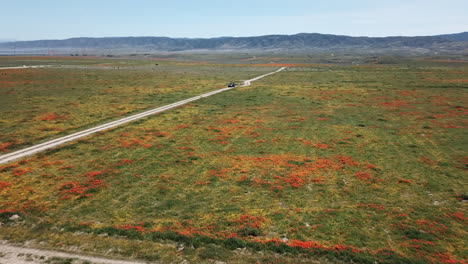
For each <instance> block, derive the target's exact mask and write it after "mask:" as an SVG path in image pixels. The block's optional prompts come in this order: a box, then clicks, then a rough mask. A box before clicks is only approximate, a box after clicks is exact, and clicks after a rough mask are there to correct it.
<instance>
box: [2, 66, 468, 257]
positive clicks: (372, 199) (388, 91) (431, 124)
mask: <svg viewBox="0 0 468 264" xmlns="http://www.w3.org/2000/svg"><path fill="white" fill-rule="evenodd" d="M270 62H271V60H270ZM270 62H268V63H266V64H265V63H258V65H257V66H255V65H251V64H247V65H244V66H242V62H239V63H236V64H238V65H230V66H228V65H224V66H222V67H221V66H219V65H214V64H210V63H205V64H200V63H198V65H196V66H194V65H195V64H196V63H191V62H170V63H168V66H167V68H166V69H165V70H155V69H151V70H150V69H148V70H145V71H139V70H132V69H121V70H118V71H112V72H111V71H103V70H94V69H93V70H89V69H80V70H69V69H31V70H24V71H23V70H22V71H21V72H23V73H21V74H24V76H21V77H18V79H16V80H21V81H26V80H35V81H39V80H53V79H54V78H61V80H59V82H60V83H61V84H67V83H68V85H66V86H65V87H64V86H63V85H60V86H59V85H57V86H46V85H44V86H42V84H41V83H40V82H38V83H31V84H24V85H23V84H22V86H19V87H23V88H21V89H20V88H17V90H14V91H15V93H13V94H8V91H9V90H10V89H13V87H12V88H8V87H6V88H5V87H3V88H2V89H1V90H0V93H2V96H1V98H2V99H0V100H4V102H6V103H7V104H10V105H12V102H13V100H16V101H17V102H16V103H19V104H21V105H22V106H21V107H20V105H18V106H17V107H18V109H24V108H26V109H28V110H25V111H26V112H21V111H18V110H8V109H7V107H5V106H4V105H2V106H1V108H0V109H1V111H2V122H3V123H2V127H1V129H2V133H1V137H2V138H1V139H2V140H3V142H9V141H8V140H12V139H11V138H13V137H14V138H17V139H18V142H24V141H27V140H28V139H29V138H30V137H31V135H34V134H36V135H37V136H38V137H39V135H42V136H41V137H40V138H44V137H46V136H51V135H48V134H42V133H43V132H44V131H41V130H40V129H37V128H39V127H41V126H51V127H58V128H60V129H62V131H68V129H73V128H78V127H83V126H87V125H90V124H93V123H96V122H101V121H103V120H106V119H109V118H113V117H115V116H116V114H117V113H120V112H123V114H126V113H129V112H132V111H136V110H138V109H143V108H148V107H150V106H153V105H155V106H157V105H158V104H159V105H161V104H164V103H170V102H174V101H177V100H179V99H183V98H186V97H189V96H190V94H197V93H201V92H202V91H206V90H212V89H213V88H218V86H217V85H220V84H221V85H224V83H225V82H226V81H225V80H226V79H232V80H233V79H236V80H239V79H247V78H249V77H255V76H257V75H259V73H260V74H262V73H264V72H268V71H272V69H275V67H276V66H284V65H287V66H289V68H288V69H287V70H286V71H284V72H280V73H278V74H275V75H272V76H269V77H267V78H265V79H262V80H261V81H259V82H258V83H253V85H252V86H249V87H243V88H237V89H234V90H232V91H229V92H226V93H222V94H219V95H216V96H214V97H210V98H206V99H203V100H200V101H197V102H194V103H192V104H190V105H187V106H185V107H181V108H178V109H176V110H172V111H169V112H165V113H163V114H160V115H156V116H153V117H150V118H147V119H145V120H142V121H138V122H135V123H132V124H130V125H127V126H124V127H120V128H117V129H114V130H111V131H106V132H103V133H99V134H98V135H94V136H91V137H88V138H85V139H82V140H79V141H77V142H74V143H71V144H67V145H66V146H64V147H61V148H58V149H54V150H50V151H46V152H44V153H41V154H38V155H35V156H32V157H30V158H27V159H25V160H22V161H16V162H12V163H10V164H6V165H4V166H2V167H0V218H1V221H2V223H3V225H2V226H1V227H0V239H6V240H9V241H12V242H25V241H31V240H34V242H35V243H39V242H41V243H42V246H43V247H52V248H57V247H58V248H62V249H67V248H75V249H76V248H79V249H80V250H82V251H85V252H97V253H100V254H111V255H116V256H124V257H132V258H137V259H145V260H161V261H181V260H183V259H187V260H189V261H194V262H207V263H208V262H210V261H212V260H221V261H228V262H232V263H241V262H258V261H260V262H280V263H300V262H307V263H310V262H313V261H316V262H317V263H341V262H350V261H354V262H357V263H375V262H377V263H466V261H467V259H468V251H467V246H466V237H468V229H467V224H468V215H467V210H466V205H467V203H466V201H467V200H468V189H467V185H466V179H467V173H466V170H467V166H468V165H467V164H468V163H467V154H466V149H468V144H467V137H466V114H467V109H466V103H467V99H468V98H467V92H466V89H467V88H468V63H463V62H457V63H455V62H450V61H449V62H447V61H442V62H441V61H437V60H436V61H434V60H406V61H404V62H401V63H398V61H397V62H395V61H393V62H392V64H377V63H373V64H367V65H363V66H356V65H352V64H350V65H333V64H330V65H322V64H307V63H304V62H301V63H300V64H299V63H298V64H294V63H292V62H290V61H285V60H275V61H274V63H270ZM191 64H194V65H191ZM205 67H206V68H205ZM256 67H258V69H257V68H256ZM194 68H195V69H194ZM215 69H218V70H217V71H216V70H215ZM200 71H201V72H202V73H200ZM3 72H4V71H1V72H0V74H1V73H3ZM181 72H184V74H183V75H182V76H181V75H180V74H179V73H181ZM38 73H39V74H38ZM155 73H157V74H155ZM10 74H11V75H10ZM43 75H44V76H45V77H44V76H43ZM7 76H14V73H9V75H7ZM25 76H29V77H30V78H31V79H27V78H26V77H25ZM38 76H43V77H38ZM161 76H166V77H165V78H162V77H161ZM223 76H224V78H223ZM226 76H227V77H226ZM62 78H63V79H62ZM155 78H156V79H155ZM1 80H2V81H3V80H7V79H4V78H3V75H2V79H1ZM223 80H224V81H223ZM97 81H102V83H101V82H99V85H96V83H97ZM192 83H195V84H196V85H191V84H192ZM101 84H102V85H101ZM158 85H159V86H158ZM155 86H157V87H155ZM160 86H161V87H160ZM15 87H17V86H15ZM36 87H37V88H36ZM47 87H61V88H60V89H65V90H57V91H55V90H53V89H52V90H51V89H48V88H47ZM66 87H68V88H66ZM72 87H76V88H77V89H76V90H73V89H71V88H72ZM152 87H155V88H154V89H153V88H152ZM57 89H59V88H57ZM203 89H206V90H203ZM107 90H109V91H110V92H106V91H107ZM60 91H66V93H67V95H66V97H67V98H69V99H67V100H62V99H61V98H62V96H65V95H62V94H61V92H60ZM154 91H158V93H157V95H158V96H155V94H154ZM18 93H20V94H21V93H25V94H32V95H33V96H32V97H30V98H32V99H30V100H37V102H39V103H38V104H35V103H34V102H27V103H24V104H22V103H20V102H19V99H12V98H9V99H8V98H5V96H10V95H11V96H19V97H15V98H23V97H24V95H21V96H20V95H15V94H18ZM41 93H42V95H40V94H41ZM50 93H57V94H58V95H57V97H54V96H51V95H50ZM39 98H41V99H39ZM50 98H51V99H50ZM47 100H51V104H50V105H48V104H47V103H45V102H46V101H47ZM87 100H90V102H86V101H87ZM70 102H77V103H78V106H72V105H69V104H70ZM64 107H65V110H62V111H61V110H60V109H64ZM73 107H77V111H75V110H74V108H73ZM48 113H50V114H51V115H55V116H54V117H57V118H53V119H52V118H51V119H52V120H47V119H48V118H46V117H47V115H48ZM93 115H94V116H93ZM89 116H91V117H89ZM27 117H34V118H35V119H34V120H29V119H30V118H27ZM41 117H43V118H42V119H41ZM89 118H90V119H91V120H89ZM20 119H21V120H23V122H25V123H21V122H19V120H20ZM43 119H45V120H43ZM38 131H39V132H38ZM46 131H47V130H46ZM52 131H53V130H52ZM44 135H46V136H44ZM40 138H39V139H40ZM5 140H6V141H5ZM35 140H38V138H36V139H34V138H33V139H31V140H29V141H28V144H31V143H35V142H34V141H35ZM5 149H8V147H5ZM13 215H18V216H19V217H20V218H19V219H14V220H11V219H10V218H11V217H12V216H13Z"/></svg>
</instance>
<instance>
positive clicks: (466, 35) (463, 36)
mask: <svg viewBox="0 0 468 264" xmlns="http://www.w3.org/2000/svg"><path fill="white" fill-rule="evenodd" d="M439 37H442V38H447V39H451V40H455V41H468V32H462V33H458V34H446V35H439Z"/></svg>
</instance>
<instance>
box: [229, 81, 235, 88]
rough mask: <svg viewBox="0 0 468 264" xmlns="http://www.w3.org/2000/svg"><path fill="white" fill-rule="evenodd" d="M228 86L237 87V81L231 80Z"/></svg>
mask: <svg viewBox="0 0 468 264" xmlns="http://www.w3.org/2000/svg"><path fill="white" fill-rule="evenodd" d="M228 87H236V83H233V82H231V83H229V84H228Z"/></svg>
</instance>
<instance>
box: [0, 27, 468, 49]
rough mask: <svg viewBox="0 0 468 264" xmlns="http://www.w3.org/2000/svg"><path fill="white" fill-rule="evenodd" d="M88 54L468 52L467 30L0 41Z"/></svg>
mask: <svg viewBox="0 0 468 264" xmlns="http://www.w3.org/2000/svg"><path fill="white" fill-rule="evenodd" d="M51 51H53V52H55V53H57V54H66V53H75V52H86V53H89V54H92V53H103V54H105V53H129V52H136V53H138V52H186V51H213V52H236V51H239V52H241V51H278V52H281V51H283V52H302V51H305V52H313V51H327V52H328V51H345V52H347V51H358V52H411V53H427V52H449V53H461V54H466V53H467V52H468V32H463V33H458V34H446V35H436V36H417V37H402V36H396V37H351V36H341V35H330V34H318V33H300V34H295V35H266V36H256V37H220V38H169V37H103V38H86V37H80V38H70V39H64V40H34V41H16V42H6V43H0V54H11V53H12V52H14V53H15V54H20V53H36V54H41V53H46V52H48V53H50V52H51Z"/></svg>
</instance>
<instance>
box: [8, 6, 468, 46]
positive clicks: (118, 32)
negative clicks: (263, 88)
mask: <svg viewBox="0 0 468 264" xmlns="http://www.w3.org/2000/svg"><path fill="white" fill-rule="evenodd" d="M0 9H1V10H2V12H1V18H0V19H1V23H2V26H1V29H0V39H3V40H5V39H7V40H35V39H66V38H72V37H118V36H167V37H189V38H210V37H221V36H235V37H237V36H259V35H269V34H296V33H323V34H337V35H349V36H371V37H383V36H397V35H398V36H425V35H437V34H447V33H459V32H464V31H468V15H467V14H466V11H467V10H468V1H467V0H443V1H442V0H326V1H316V0H269V1H266V0H0Z"/></svg>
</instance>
